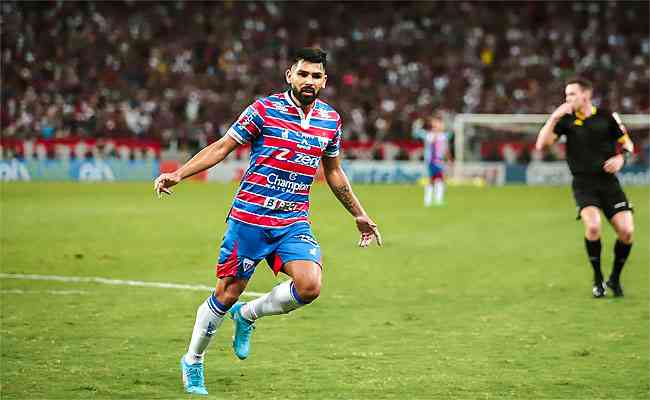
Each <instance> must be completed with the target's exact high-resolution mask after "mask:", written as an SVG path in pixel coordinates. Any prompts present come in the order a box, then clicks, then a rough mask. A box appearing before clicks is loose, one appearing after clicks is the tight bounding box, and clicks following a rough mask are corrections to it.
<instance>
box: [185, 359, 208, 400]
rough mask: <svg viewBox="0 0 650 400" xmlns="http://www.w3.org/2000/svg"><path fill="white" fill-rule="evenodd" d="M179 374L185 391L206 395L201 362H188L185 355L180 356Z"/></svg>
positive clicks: (206, 390)
mask: <svg viewBox="0 0 650 400" xmlns="http://www.w3.org/2000/svg"><path fill="white" fill-rule="evenodd" d="M181 375H182V377H183V387H184V388H185V391H186V392H187V393H193V394H202V395H207V394H208V389H206V388H205V377H204V375H203V363H200V362H198V363H195V364H188V363H187V362H186V361H185V356H183V357H181Z"/></svg>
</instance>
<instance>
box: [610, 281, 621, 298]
mask: <svg viewBox="0 0 650 400" xmlns="http://www.w3.org/2000/svg"><path fill="white" fill-rule="evenodd" d="M606 285H607V287H608V288H610V289H612V292H613V293H614V297H623V286H622V285H621V282H618V281H615V280H612V279H611V278H610V279H609V280H608V281H607V283H606Z"/></svg>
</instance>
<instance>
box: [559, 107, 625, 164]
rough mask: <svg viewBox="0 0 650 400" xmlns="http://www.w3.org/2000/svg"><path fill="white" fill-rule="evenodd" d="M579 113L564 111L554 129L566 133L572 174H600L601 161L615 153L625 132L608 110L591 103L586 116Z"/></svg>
mask: <svg viewBox="0 0 650 400" xmlns="http://www.w3.org/2000/svg"><path fill="white" fill-rule="evenodd" d="M580 117H581V115H580V114H576V113H573V114H566V115H564V116H563V117H562V118H560V120H559V121H558V123H557V125H555V129H554V130H553V132H554V133H555V134H556V135H558V136H562V135H564V136H566V158H567V162H568V164H569V169H570V170H571V173H572V174H573V175H576V174H590V175H592V174H603V173H605V172H604V171H603V164H604V163H605V161H606V160H607V159H608V158H610V157H612V156H614V155H616V142H617V141H618V139H620V138H621V137H622V136H624V133H623V131H621V128H620V127H619V126H618V123H617V122H616V120H615V119H614V117H612V113H611V112H610V111H608V110H604V109H597V108H596V107H593V109H592V114H591V115H590V116H589V117H587V118H584V119H583V118H580Z"/></svg>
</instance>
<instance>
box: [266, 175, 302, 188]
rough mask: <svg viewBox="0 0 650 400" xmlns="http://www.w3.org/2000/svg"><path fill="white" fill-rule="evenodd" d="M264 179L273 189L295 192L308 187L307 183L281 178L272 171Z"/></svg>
mask: <svg viewBox="0 0 650 400" xmlns="http://www.w3.org/2000/svg"><path fill="white" fill-rule="evenodd" d="M292 175H293V174H292ZM290 177H291V175H290ZM294 179H295V178H294ZM266 180H267V182H268V183H269V185H271V186H272V187H273V188H274V189H279V190H282V191H285V192H292V193H295V192H297V191H303V190H307V189H309V185H308V184H306V183H301V182H292V181H290V180H288V179H282V178H280V177H279V176H278V175H277V174H273V173H271V174H269V175H268V177H267V178H266Z"/></svg>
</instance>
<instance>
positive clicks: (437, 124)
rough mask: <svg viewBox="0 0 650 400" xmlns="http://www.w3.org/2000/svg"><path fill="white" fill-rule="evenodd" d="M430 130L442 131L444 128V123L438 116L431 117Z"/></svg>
mask: <svg viewBox="0 0 650 400" xmlns="http://www.w3.org/2000/svg"><path fill="white" fill-rule="evenodd" d="M431 130H432V131H434V132H442V131H444V130H445V123H444V122H443V120H442V119H440V118H435V117H434V118H431Z"/></svg>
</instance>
